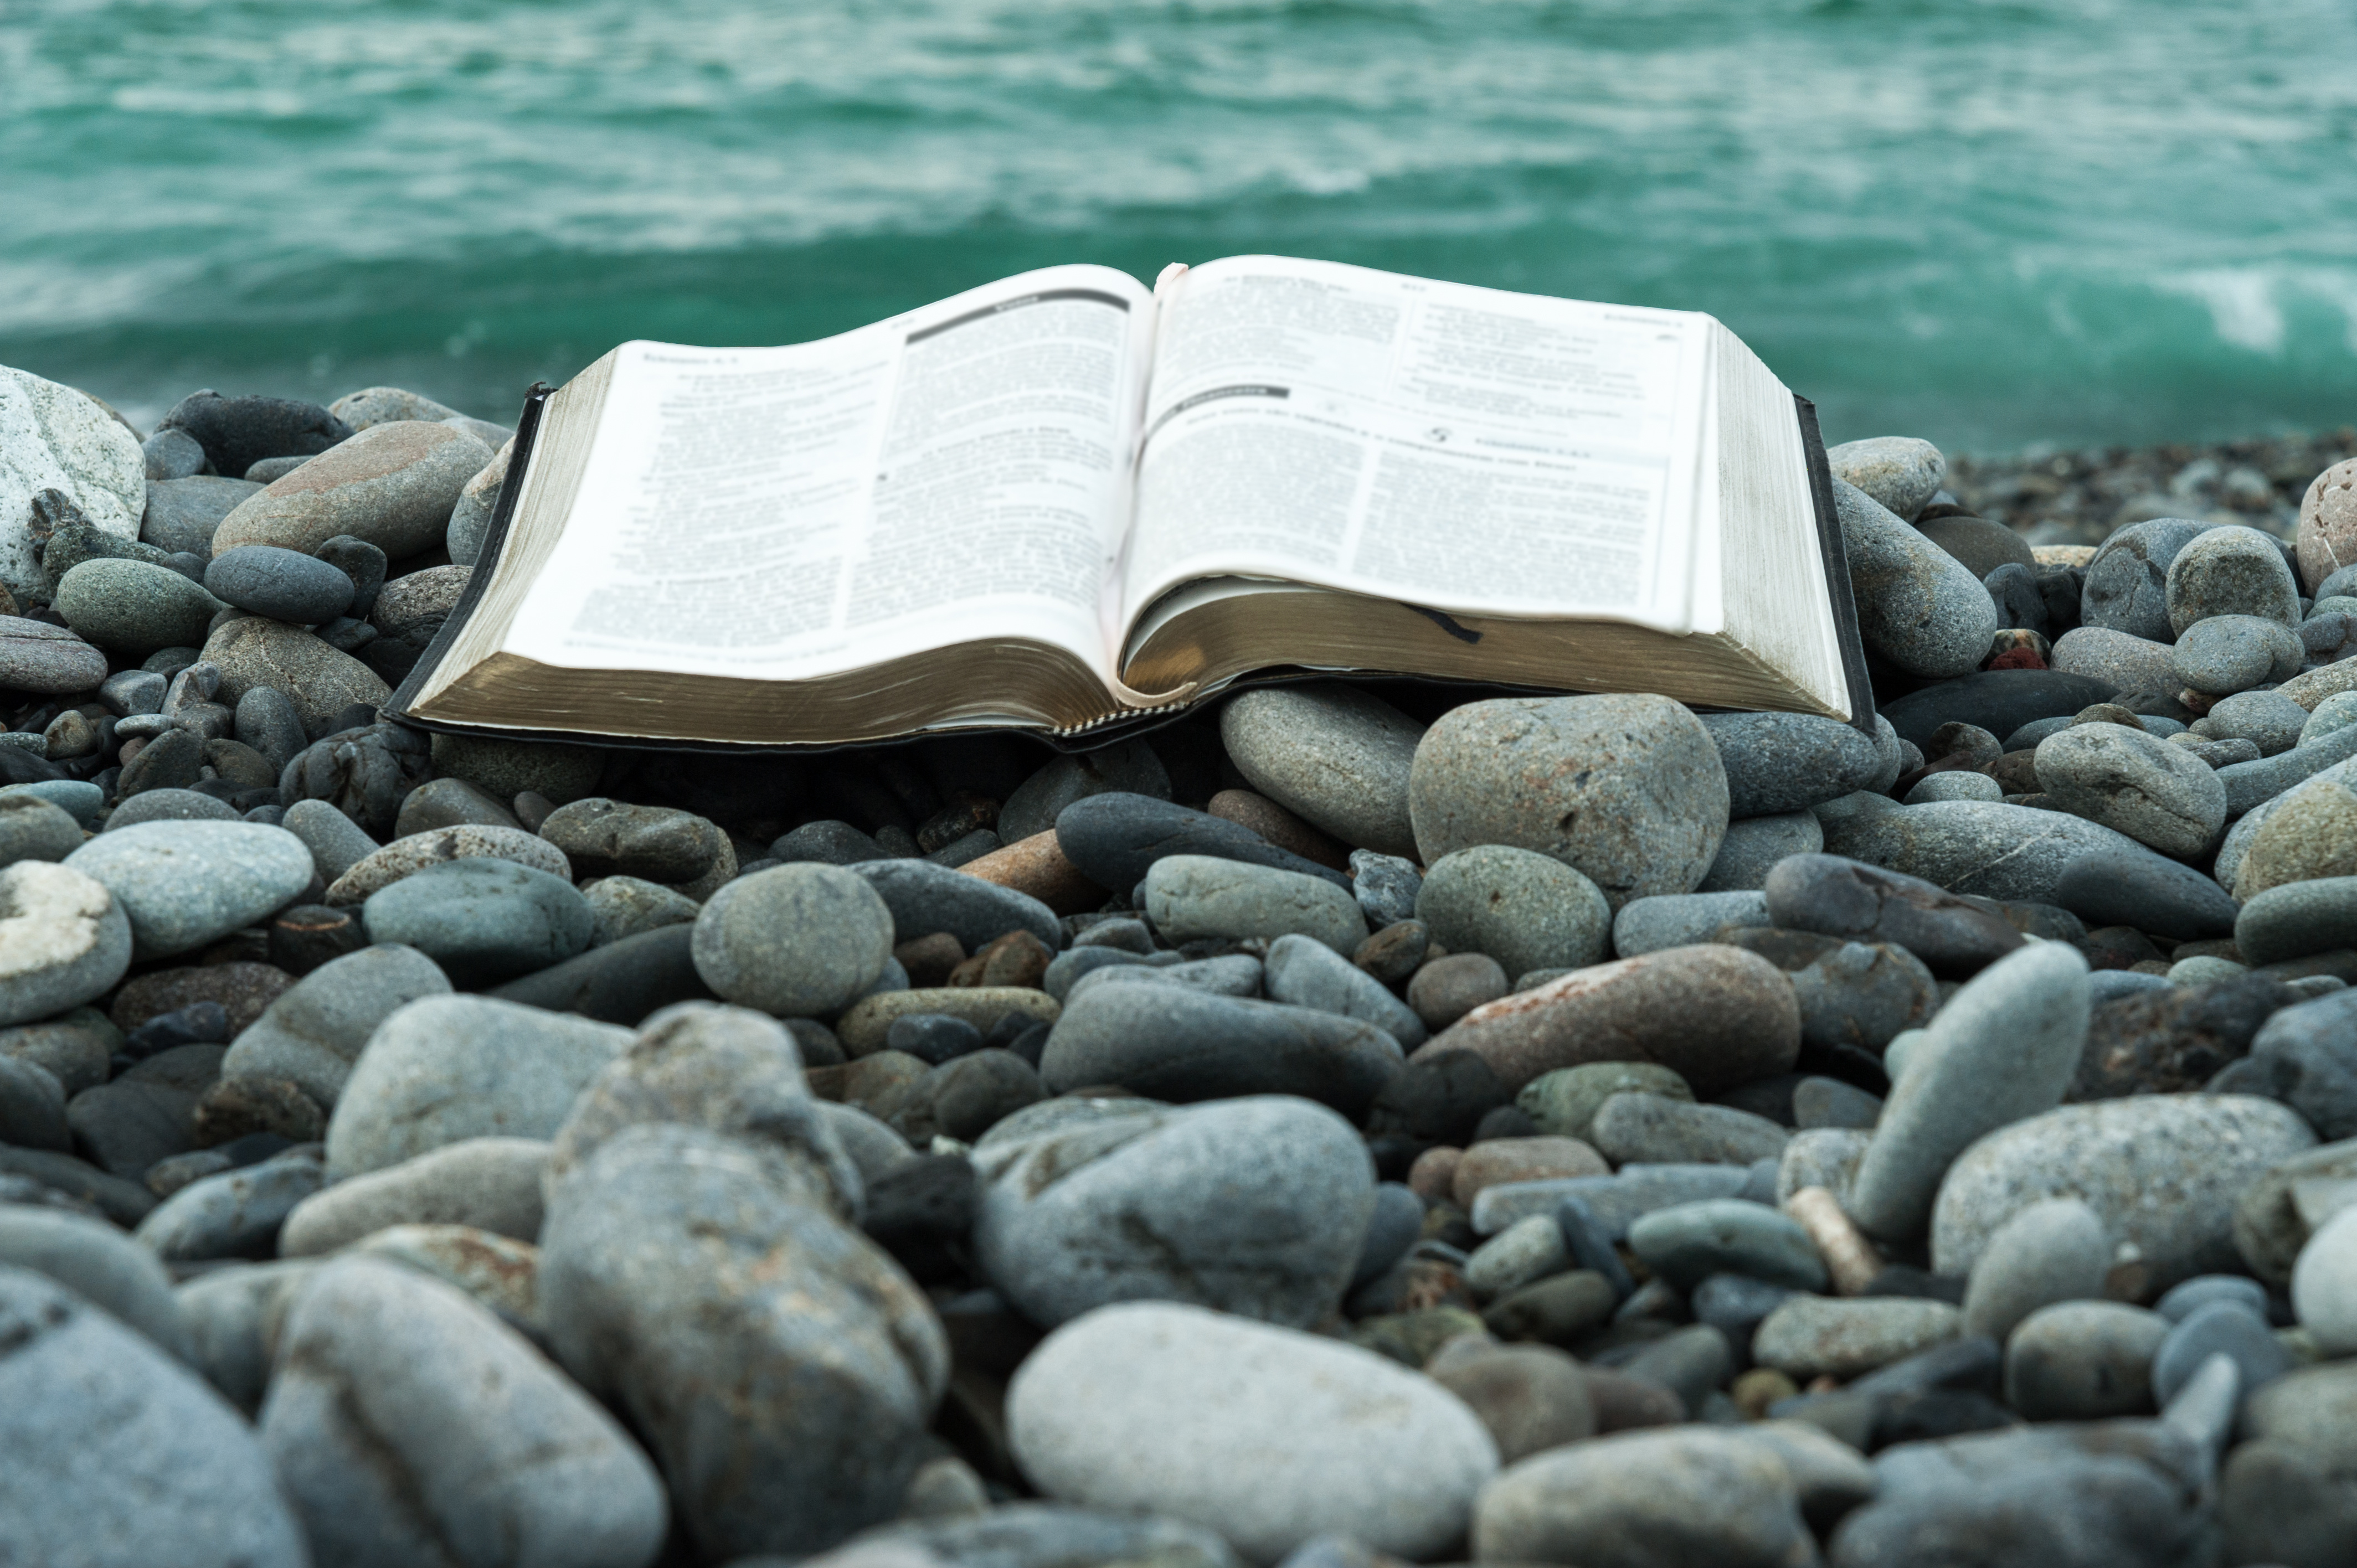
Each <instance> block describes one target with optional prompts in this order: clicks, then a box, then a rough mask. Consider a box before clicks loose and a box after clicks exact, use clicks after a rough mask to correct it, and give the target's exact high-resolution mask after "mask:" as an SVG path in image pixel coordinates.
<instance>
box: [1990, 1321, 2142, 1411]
mask: <svg viewBox="0 0 2357 1568" xmlns="http://www.w3.org/2000/svg"><path fill="white" fill-rule="evenodd" d="M2168 1336H2169V1319H2167V1318H2165V1317H2163V1316H2161V1315H2160V1314H2158V1313H2157V1312H2147V1311H2146V1310H2145V1309H2144V1308H2142V1307H2140V1306H2128V1305H2124V1304H2122V1303H2120V1302H2114V1301H2066V1302H2061V1303H2059V1304H2057V1305H2052V1306H2046V1307H2040V1309H2039V1310H2037V1311H2036V1312H2033V1313H2031V1314H2030V1315H2029V1316H2028V1317H2026V1318H2024V1319H2023V1320H2022V1322H2021V1325H2020V1326H2018V1328H2016V1329H2015V1330H2014V1331H2013V1337H2012V1338H2011V1339H2010V1340H2009V1341H2008V1342H2007V1345H2006V1353H2005V1402H2006V1403H2007V1404H2009V1405H2011V1406H2012V1407H2013V1408H2014V1409H2015V1410H2017V1411H2018V1412H2021V1413H2022V1414H2023V1415H2025V1416H2027V1417H2029V1419H2030V1420H2032V1421H2100V1420H2103V1419H2104V1418H2105V1417H2107V1416H2121V1415H2141V1414H2144V1413H2146V1412H2149V1411H2150V1410H2151V1409H2152V1407H2153V1399H2152V1359H2153V1356H2154V1354H2155V1353H2156V1352H2157V1351H2158V1350H2159V1348H2160V1346H2161V1341H2162V1340H2163V1339H2165V1338H2167V1337H2168Z"/></svg>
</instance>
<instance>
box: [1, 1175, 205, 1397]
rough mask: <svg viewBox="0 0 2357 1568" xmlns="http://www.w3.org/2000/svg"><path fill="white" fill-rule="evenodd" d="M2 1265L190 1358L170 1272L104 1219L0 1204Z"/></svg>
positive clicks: (14, 1204) (18, 1204)
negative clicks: (44, 1279)
mask: <svg viewBox="0 0 2357 1568" xmlns="http://www.w3.org/2000/svg"><path fill="white" fill-rule="evenodd" d="M0 1264H5V1265H6V1267H7V1268H9V1269H11V1270H18V1269H22V1270H28V1271H30V1272H31V1273H37V1274H45V1275H47V1276H48V1278H50V1279H51V1280H54V1281H56V1282H57V1283H59V1284H60V1285H63V1286H64V1287H65V1288H66V1289H68V1290H70V1291H71V1292H72V1293H73V1294H74V1297H75V1299H76V1300H78V1301H82V1302H87V1303H89V1304H90V1305H92V1306H96V1307H101V1308H103V1309H104V1310H105V1311H106V1312H107V1313H108V1314H109V1315H110V1316H112V1317H113V1319H114V1320H115V1321H117V1322H120V1323H122V1324H124V1326H128V1327H130V1328H134V1329H136V1330H137V1331H138V1332H139V1333H140V1334H141V1335H142V1336H144V1337H145V1338H146V1339H147V1340H148V1341H149V1342H150V1343H151V1344H154V1345H156V1346H157V1347H159V1348H162V1349H164V1350H165V1351H167V1352H168V1353H169V1354H171V1355H172V1356H174V1357H177V1358H179V1359H187V1357H188V1325H187V1323H186V1322H185V1321H184V1320H183V1319H182V1317H181V1316H180V1309H179V1305H178V1303H176V1302H175V1301H174V1300H173V1299H172V1280H171V1276H170V1275H169V1274H167V1273H165V1272H164V1267H163V1265H162V1264H161V1263H160V1262H157V1261H156V1254H155V1253H154V1252H152V1251H149V1250H148V1249H146V1248H145V1247H143V1246H141V1245H139V1244H138V1243H137V1242H136V1241H134V1240H131V1238H130V1237H128V1236H125V1235H124V1233H123V1232H122V1231H120V1230H116V1229H115V1228H114V1227H113V1226H112V1225H109V1224H106V1223H105V1222H103V1221H102V1220H98V1219H88V1218H85V1217H84V1216H82V1215H80V1214H71V1213H68V1212H66V1211H65V1210H62V1209H56V1208H34V1207H32V1206H31V1205H28V1204H22V1203H5V1204H0Z"/></svg>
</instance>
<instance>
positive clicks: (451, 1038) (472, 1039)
mask: <svg viewBox="0 0 2357 1568" xmlns="http://www.w3.org/2000/svg"><path fill="white" fill-rule="evenodd" d="M354 956H358V955H354ZM289 994H292V993H289ZM629 1046H630V1031H628V1030H626V1029H618V1028H616V1027H614V1026H611V1025H609V1024H593V1023H591V1022H589V1021H588V1020H587V1019H586V1018H576V1017H571V1016H568V1015H564V1014H557V1013H544V1012H543V1011H541V1010H540V1009H539V1008H536V1007H522V1006H519V1005H517V1004H514V1003H511V1002H495V1001H492V1000H491V999H490V998H489V997H481V996H427V997H423V998H421V999H419V1000H417V1001H415V1002H412V1003H409V1004H407V1005H405V1006H404V1007H402V1008H401V1009H400V1010H399V1011H397V1012H395V1013H394V1014H393V1015H392V1016H391V1017H389V1018H387V1019H385V1021H384V1022H383V1023H382V1024H380V1025H379V1026H377V1028H376V1032H375V1033H374V1034H372V1035H371V1036H370V1037H369V1043H368V1045H367V1046H366V1047H364V1048H363V1049H362V1051H361V1057H360V1060H359V1061H358V1062H357V1063H356V1064H354V1066H353V1069H352V1073H351V1077H350V1079H349V1080H347V1081H346V1083H345V1085H344V1091H343V1093H342V1095H341V1096H340V1097H339V1099H338V1100H337V1101H336V1109H335V1114H334V1116H333V1117H332V1118H331V1119H330V1120H329V1121H328V1175H329V1176H330V1177H331V1178H333V1179H335V1180H339V1181H340V1180H342V1179H343V1178H345V1177H347V1176H359V1175H361V1174H362V1173H364V1172H367V1171H374V1170H382V1169H384V1168H385V1167H386V1166H388V1165H399V1164H401V1163H402V1162H403V1161H404V1160H410V1159H414V1158H416V1157H417V1156H418V1155H422V1154H425V1153H426V1152H427V1151H428V1150H431V1149H437V1148H440V1147H442V1146H443V1145H444V1144H456V1143H459V1142H461V1141H463V1140H465V1139H468V1138H488V1137H508V1138H549V1137H553V1136H554V1134H555V1133H556V1130H557V1128H558V1127H559V1126H561V1125H562V1124H563V1123H564V1121H565V1114H566V1113H567V1112H569V1111H570V1110H571V1109H572V1106H573V1101H574V1098H575V1097H576V1095H578V1094H579V1093H580V1092H581V1090H583V1089H584V1088H586V1087H587V1085H588V1083H589V1080H590V1079H593V1078H595V1077H596V1076H597V1071H598V1069H601V1068H603V1067H604V1066H605V1065H606V1064H607V1063H608V1062H609V1061H611V1060H612V1059H613V1058H615V1057H617V1056H619V1055H620V1054H621V1052H622V1051H623V1050H625V1049H627V1048H628V1047H629Z"/></svg>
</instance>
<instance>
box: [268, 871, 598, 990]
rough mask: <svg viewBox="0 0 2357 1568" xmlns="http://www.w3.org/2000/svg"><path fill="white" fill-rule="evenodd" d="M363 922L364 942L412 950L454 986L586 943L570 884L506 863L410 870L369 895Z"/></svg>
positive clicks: (559, 956) (498, 976)
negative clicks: (394, 881)
mask: <svg viewBox="0 0 2357 1568" xmlns="http://www.w3.org/2000/svg"><path fill="white" fill-rule="evenodd" d="M288 836H289V837H290V838H291V837H292V836H293V835H291V834H290V835H288ZM305 861H306V864H308V861H309V856H308V854H306V855H305ZM361 924H362V926H364V927H365V928H366V929H367V930H368V935H369V940H370V941H371V942H378V943H400V944H402V945H404V946H407V947H413V948H415V949H416V950H418V951H420V952H422V953H424V954H425V956H426V957H428V958H430V959H432V960H434V961H435V962H436V963H437V964H439V965H440V966H441V967H442V969H443V971H444V972H445V973H447V974H448V975H449V976H450V977H451V978H452V979H453V980H455V981H457V982H459V983H479V982H485V981H499V980H507V979H511V978H512V977H514V976H516V975H519V974H529V973H531V972H533V971H534V970H542V969H546V968H548V967H549V966H550V965H551V964H556V963H562V962H564V961H565V960H566V959H568V958H571V957H573V956H574V955H575V954H576V953H578V952H581V951H582V950H585V949H587V947H588V945H589V930H590V918H589V905H588V901H587V900H586V899H584V898H583V897H581V895H580V894H579V893H577V892H576V891H575V890H574V887H573V885H572V884H571V883H569V882H567V881H565V879H564V878H563V877H561V876H553V875H550V874H549V873H547V872H545V871H540V870H537V869H535V868H533V867H532V866H528V865H517V864H515V863H514V862H513V861H507V860H491V859H481V858H478V859H469V860H452V861H445V862H443V863H442V864H440V865H429V866H426V867H425V868H424V869H423V870H420V871H415V872H412V873H411V874H410V875H407V876H404V877H403V878H402V879H401V880H400V881H398V882H396V883H394V884H393V886H390V887H382V888H379V889H378V890H377V891H376V892H374V893H371V894H370V895H369V896H368V900H367V902H366V903H364V904H363V905H362V906H361Z"/></svg>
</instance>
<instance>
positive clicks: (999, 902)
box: [748, 796, 1127, 952]
mask: <svg viewBox="0 0 2357 1568" xmlns="http://www.w3.org/2000/svg"><path fill="white" fill-rule="evenodd" d="M1109 798H1111V797H1105V796H1098V797H1095V799H1098V800H1103V799H1109ZM846 871H847V875H851V876H854V877H856V878H858V879H860V880H862V881H864V882H866V884H867V886H870V887H872V888H874V889H875V890H876V892H877V895H878V896H879V897H881V898H882V899H883V901H884V907H885V908H886V909H888V911H890V914H891V918H892V942H893V943H899V942H906V941H914V940H916V939H917V938H919V937H929V936H931V935H932V934H933V933H934V932H935V931H947V932H949V933H950V934H951V935H952V936H953V937H955V938H957V940H958V941H959V943H960V945H962V946H963V948H964V949H965V950H966V951H968V952H974V951H975V950H978V949H980V948H982V947H984V946H985V945H987V944H988V943H989V942H991V941H992V940H996V938H999V937H1003V936H1005V935H1006V933H1007V932H1009V931H1028V932H1030V933H1031V934H1032V935H1033V936H1035V937H1037V938H1039V940H1041V941H1042V942H1045V943H1046V944H1047V946H1048V950H1049V951H1050V952H1053V951H1055V950H1057V949H1058V948H1060V947H1061V946H1063V942H1064V926H1063V922H1062V921H1061V920H1060V919H1058V918H1056V914H1055V911H1054V910H1052V909H1050V908H1048V906H1047V905H1045V904H1042V903H1041V902H1039V899H1037V898H1034V897H1031V896H1030V895H1029V894H1028V893H1018V892H1017V891H1016V890H1015V889H1014V888H1012V887H1001V886H996V884H994V883H989V882H985V881H984V880H982V878H980V877H979V876H968V875H964V874H963V873H962V872H957V871H952V870H951V869H950V868H949V867H948V866H945V865H932V864H931V862H928V861H922V860H874V861H863V862H860V863H859V864H857V865H852V866H850V867H847V868H846ZM763 875H771V876H774V875H777V873H775V872H765V873H763ZM748 880H749V879H748ZM1123 886H1127V884H1124V885H1123ZM888 945H889V944H888Z"/></svg>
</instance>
